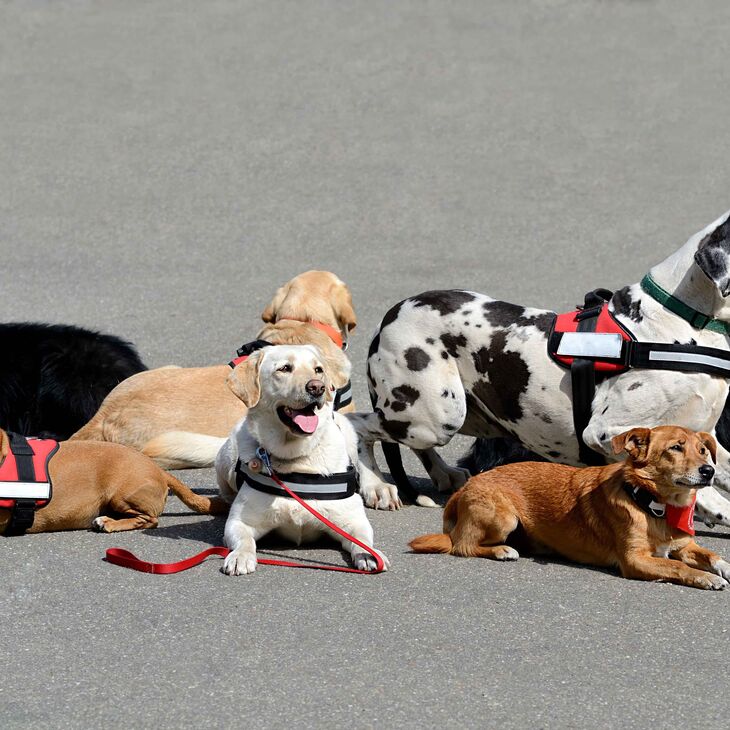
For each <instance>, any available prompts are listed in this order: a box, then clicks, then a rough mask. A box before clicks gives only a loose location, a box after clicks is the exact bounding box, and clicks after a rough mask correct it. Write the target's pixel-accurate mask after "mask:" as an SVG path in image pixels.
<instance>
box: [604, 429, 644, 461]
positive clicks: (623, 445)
mask: <svg viewBox="0 0 730 730" xmlns="http://www.w3.org/2000/svg"><path fill="white" fill-rule="evenodd" d="M650 436H651V429H649V428H632V429H631V430H630V431H626V432H624V433H620V434H619V435H618V436H614V437H613V438H612V439H611V446H613V453H614V454H620V453H621V452H622V451H626V452H627V453H628V455H629V456H630V457H631V458H632V459H643V458H644V457H645V456H646V452H647V451H648V450H649V438H650Z"/></svg>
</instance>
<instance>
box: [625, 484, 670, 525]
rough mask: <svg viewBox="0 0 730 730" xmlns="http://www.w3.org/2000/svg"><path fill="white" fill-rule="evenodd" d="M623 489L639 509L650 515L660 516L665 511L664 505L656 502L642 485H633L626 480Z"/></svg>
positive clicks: (662, 515)
mask: <svg viewBox="0 0 730 730" xmlns="http://www.w3.org/2000/svg"><path fill="white" fill-rule="evenodd" d="M623 487H624V491H625V492H626V494H628V495H629V497H631V499H632V500H633V501H634V504H636V506H637V507H639V508H640V509H641V510H643V511H644V512H646V514H648V515H651V516H652V517H657V518H662V517H664V515H665V513H666V511H667V510H666V507H665V505H663V504H661V503H660V502H657V501H656V499H654V495H653V494H652V493H651V492H649V491H648V490H646V489H642V487H634V486H632V485H631V484H629V483H628V482H624V483H623Z"/></svg>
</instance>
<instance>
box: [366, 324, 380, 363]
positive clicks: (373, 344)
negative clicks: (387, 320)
mask: <svg viewBox="0 0 730 730" xmlns="http://www.w3.org/2000/svg"><path fill="white" fill-rule="evenodd" d="M378 347H380V331H379V330H378V332H376V333H375V337H373V339H372V340H371V341H370V347H369V348H368V360H369V359H370V358H371V357H372V356H373V355H374V354H375V353H376V352H377V351H378Z"/></svg>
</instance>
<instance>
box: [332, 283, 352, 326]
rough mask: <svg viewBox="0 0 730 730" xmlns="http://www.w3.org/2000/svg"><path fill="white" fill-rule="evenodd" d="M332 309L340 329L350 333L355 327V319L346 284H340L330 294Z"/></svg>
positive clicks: (350, 295) (350, 296)
mask: <svg viewBox="0 0 730 730" xmlns="http://www.w3.org/2000/svg"><path fill="white" fill-rule="evenodd" d="M332 309H333V310H334V313H335V317H337V321H338V322H339V323H340V328H341V329H347V331H348V332H352V330H354V329H355V327H357V317H356V316H355V310H354V309H353V308H352V294H350V290H349V289H348V288H347V285H346V284H342V283H341V284H340V285H339V286H337V287H336V288H335V290H334V292H332Z"/></svg>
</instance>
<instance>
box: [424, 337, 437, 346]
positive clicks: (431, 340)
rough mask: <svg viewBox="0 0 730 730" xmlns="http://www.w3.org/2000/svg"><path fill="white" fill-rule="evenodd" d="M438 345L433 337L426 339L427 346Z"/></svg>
mask: <svg viewBox="0 0 730 730" xmlns="http://www.w3.org/2000/svg"><path fill="white" fill-rule="evenodd" d="M435 343H436V340H434V339H433V337H427V338H426V344H427V345H433V344H435Z"/></svg>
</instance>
